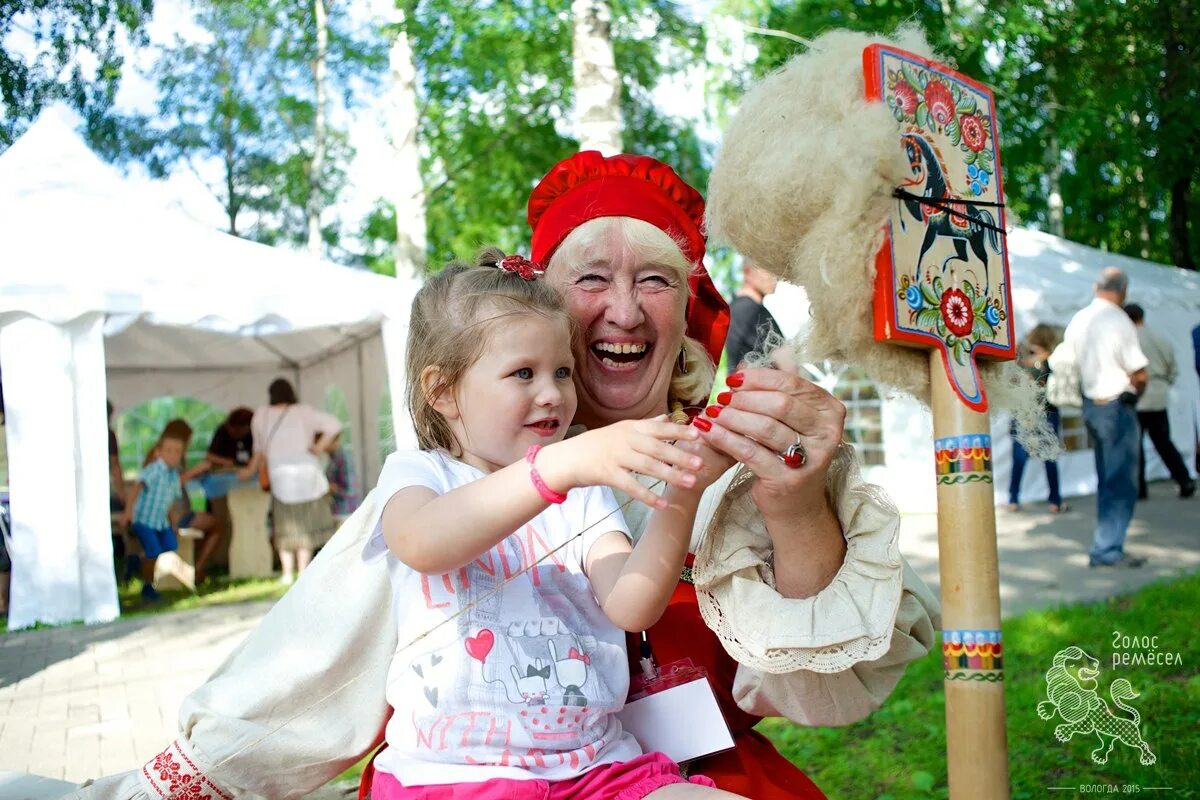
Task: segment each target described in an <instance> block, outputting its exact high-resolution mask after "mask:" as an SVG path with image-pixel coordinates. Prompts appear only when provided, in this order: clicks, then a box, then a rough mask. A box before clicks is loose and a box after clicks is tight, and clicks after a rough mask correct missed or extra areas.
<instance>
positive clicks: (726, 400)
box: [717, 392, 733, 406]
mask: <svg viewBox="0 0 1200 800" xmlns="http://www.w3.org/2000/svg"><path fill="white" fill-rule="evenodd" d="M717 402H718V403H720V404H721V405H723V406H727V405H729V404H730V403H732V402H733V392H721V393H720V394H719V395H717Z"/></svg>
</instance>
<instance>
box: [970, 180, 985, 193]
mask: <svg viewBox="0 0 1200 800" xmlns="http://www.w3.org/2000/svg"><path fill="white" fill-rule="evenodd" d="M971 194H973V195H976V196H978V195H981V194H983V187H982V186H980V185H979V181H971Z"/></svg>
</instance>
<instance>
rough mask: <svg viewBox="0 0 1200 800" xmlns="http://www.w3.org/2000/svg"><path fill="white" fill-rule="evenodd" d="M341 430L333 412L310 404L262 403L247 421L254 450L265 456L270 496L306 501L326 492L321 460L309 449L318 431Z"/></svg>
mask: <svg viewBox="0 0 1200 800" xmlns="http://www.w3.org/2000/svg"><path fill="white" fill-rule="evenodd" d="M341 429H342V422H341V420H339V419H338V418H337V417H335V416H334V415H333V414H326V413H325V412H324V411H318V410H317V409H315V408H313V407H312V406H310V405H305V404H303V403H293V404H292V405H289V406H262V407H260V408H259V409H257V410H256V411H255V412H254V416H253V417H252V418H251V420H250V432H251V433H252V434H253V435H254V451H255V452H256V453H257V452H262V453H264V454H265V455H266V456H267V472H268V474H269V475H270V476H271V495H272V496H273V497H275V498H276V499H278V500H280V501H281V502H284V503H307V502H309V501H311V500H316V499H317V498H318V497H324V496H325V495H326V494H328V493H329V481H328V480H326V478H325V471H324V470H323V469H322V468H321V462H320V461H319V460H318V459H317V457H316V456H315V455H313V454H312V453H310V452H309V451H308V448H310V447H312V446H313V443H314V442H315V440H316V436H317V434H318V433H327V434H330V435H331V436H332V435H333V434H335V433H337V432H338V431H340V430H341Z"/></svg>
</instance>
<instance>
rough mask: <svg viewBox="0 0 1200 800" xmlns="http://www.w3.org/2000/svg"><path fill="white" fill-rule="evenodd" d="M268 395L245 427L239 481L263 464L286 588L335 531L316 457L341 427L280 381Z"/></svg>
mask: <svg viewBox="0 0 1200 800" xmlns="http://www.w3.org/2000/svg"><path fill="white" fill-rule="evenodd" d="M267 394H268V397H269V404H268V405H265V406H261V407H260V408H258V409H257V410H256V411H255V412H254V417H253V419H251V421H250V430H251V432H252V433H253V434H254V455H253V457H252V458H251V459H250V463H249V464H247V465H246V467H245V468H244V469H243V470H242V471H241V472H240V473H239V475H238V477H239V478H241V479H243V480H245V479H246V478H249V477H250V476H252V475H255V474H256V473H258V471H259V469H260V466H261V464H262V460H263V459H264V458H265V459H266V460H267V474H268V476H269V477H270V479H271V486H270V491H271V501H272V502H271V512H272V517H273V521H274V527H275V548H276V549H277V550H278V551H279V564H280V566H281V567H282V568H283V577H282V578H281V580H282V581H283V582H284V583H291V582H292V581H294V580H295V576H296V573H297V572H303V571H304V568H305V567H307V566H308V562H309V561H310V560H311V559H312V554H313V550H315V549H316V548H317V547H318V546H319V545H321V544H324V543H325V541H326V540H327V539H328V538H329V536H330V535H332V533H333V529H334V527H335V526H334V519H333V514H332V512H331V511H330V508H329V498H328V496H327V495H328V494H329V481H327V480H326V479H325V472H324V470H323V469H321V462H320V461H319V460H318V459H317V454H319V453H322V452H325V450H327V449H328V447H329V445H330V444H331V443H332V442H333V439H334V437H335V436H337V434H338V433H339V432H340V431H341V429H342V423H341V421H340V420H338V418H337V417H335V416H333V415H332V414H327V413H325V412H324V411H318V410H317V409H315V408H313V407H312V406H310V405H307V404H305V403H300V402H297V400H296V390H295V389H293V388H292V384H290V383H288V381H287V380H285V379H284V378H276V379H275V380H274V381H272V382H271V386H270V387H269V388H268V389H267ZM317 434H320V438H319V439H318V438H317ZM314 440H315V442H314Z"/></svg>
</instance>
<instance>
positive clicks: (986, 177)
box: [979, 169, 992, 186]
mask: <svg viewBox="0 0 1200 800" xmlns="http://www.w3.org/2000/svg"><path fill="white" fill-rule="evenodd" d="M991 179H992V174H991V173H990V172H988V171H987V170H986V169H981V170H979V182H980V183H982V184H983V185H984V186H987V185H988V182H989V181H991Z"/></svg>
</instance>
